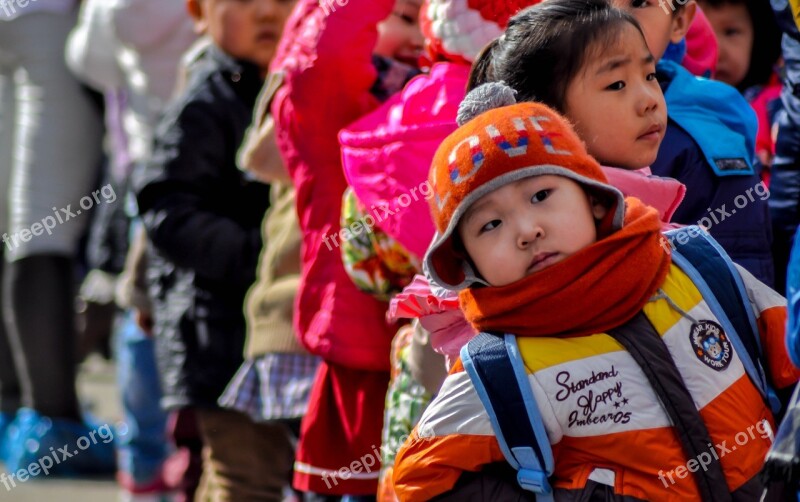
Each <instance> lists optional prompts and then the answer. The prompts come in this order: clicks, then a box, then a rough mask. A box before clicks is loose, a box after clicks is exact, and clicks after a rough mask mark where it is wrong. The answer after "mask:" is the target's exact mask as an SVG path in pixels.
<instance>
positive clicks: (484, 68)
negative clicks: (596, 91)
mask: <svg viewBox="0 0 800 502" xmlns="http://www.w3.org/2000/svg"><path fill="white" fill-rule="evenodd" d="M628 24H630V25H633V26H634V27H636V29H637V30H638V31H639V33H642V29H641V28H640V27H639V23H637V22H636V20H635V19H634V18H633V16H631V15H630V14H628V13H626V12H624V11H621V10H618V9H615V8H613V7H611V6H610V5H609V4H608V2H607V0H547V1H546V2H542V3H540V4H537V5H534V6H531V7H528V8H527V9H524V10H522V11H520V12H519V13H518V14H517V15H515V16H514V17H512V18H511V20H510V21H509V23H508V27H507V28H506V31H505V33H504V34H503V35H502V36H500V38H498V39H496V40H494V41H493V42H492V43H491V44H489V45H488V46H486V48H484V49H483V51H482V52H481V54H480V55H479V56H478V58H477V59H476V60H475V62H474V63H473V65H472V71H471V72H470V76H469V82H468V84H467V92H469V91H470V90H472V89H474V88H475V87H478V86H479V85H481V84H485V83H487V82H499V81H504V82H505V83H506V84H508V86H510V87H511V88H512V89H514V90H515V91H517V101H538V102H541V103H544V104H546V105H548V106H550V107H552V108H555V109H556V110H558V111H559V112H561V113H564V112H565V110H564V96H565V94H566V89H567V86H568V85H569V83H570V82H572V79H573V78H575V76H576V75H577V73H578V71H580V69H581V68H583V66H584V63H585V62H586V60H587V59H588V58H589V57H592V56H594V55H596V54H599V53H601V52H602V51H603V50H604V49H605V48H606V47H609V46H611V45H612V44H614V43H615V42H616V41H617V40H618V39H619V34H620V33H621V31H622V29H623V28H624V27H625V26H627V25H628ZM642 40H644V34H642ZM598 43H599V44H601V45H598Z"/></svg>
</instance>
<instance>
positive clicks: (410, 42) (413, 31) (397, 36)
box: [375, 0, 424, 66]
mask: <svg viewBox="0 0 800 502" xmlns="http://www.w3.org/2000/svg"><path fill="white" fill-rule="evenodd" d="M420 5H421V0H397V2H396V3H395V5H394V10H393V11H392V13H391V14H390V15H389V17H387V18H386V19H384V20H383V21H382V22H381V23H380V24H378V43H377V44H376V45H375V54H378V55H379V56H384V57H388V58H392V59H396V60H397V61H401V62H403V63H406V64H409V65H411V66H418V64H419V57H420V56H421V55H422V47H423V44H424V39H423V37H422V31H421V30H420V27H419V8H420Z"/></svg>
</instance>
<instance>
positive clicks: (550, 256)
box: [528, 253, 558, 273]
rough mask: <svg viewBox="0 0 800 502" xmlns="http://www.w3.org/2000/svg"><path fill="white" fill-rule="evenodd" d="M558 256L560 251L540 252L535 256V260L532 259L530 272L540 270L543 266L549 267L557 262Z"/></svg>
mask: <svg viewBox="0 0 800 502" xmlns="http://www.w3.org/2000/svg"><path fill="white" fill-rule="evenodd" d="M557 258H558V253H539V254H537V255H536V256H534V257H533V260H531V264H530V266H529V267H528V272H529V273H533V272H538V271H539V270H542V269H543V268H547V267H549V266H550V265H552V264H553V263H555V262H556V260H557Z"/></svg>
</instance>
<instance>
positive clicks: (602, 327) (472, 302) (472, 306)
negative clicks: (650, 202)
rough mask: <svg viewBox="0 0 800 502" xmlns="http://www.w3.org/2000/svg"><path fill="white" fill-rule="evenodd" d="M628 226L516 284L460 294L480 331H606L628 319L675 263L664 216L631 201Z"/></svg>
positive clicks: (555, 333) (529, 333) (547, 333)
mask: <svg viewBox="0 0 800 502" xmlns="http://www.w3.org/2000/svg"><path fill="white" fill-rule="evenodd" d="M625 202H626V211H625V222H624V224H623V226H622V228H621V229H620V230H618V231H616V232H614V233H613V234H611V235H609V236H607V237H605V238H604V239H601V240H599V241H597V242H595V243H594V244H592V245H591V246H589V247H587V248H585V249H582V250H581V251H579V252H577V253H575V254H574V255H572V256H570V257H569V258H567V259H565V260H563V261H561V262H560V263H556V264H555V265H553V266H551V267H548V268H546V269H544V270H541V271H539V272H536V273H535V274H531V275H529V276H528V277H525V278H523V279H520V280H519V281H517V282H514V283H512V284H508V285H506V286H500V287H478V288H469V289H466V290H464V291H462V292H461V293H460V294H459V298H460V301H461V308H462V310H463V311H464V314H465V316H466V318H467V320H468V321H469V322H470V323H471V324H472V325H473V326H474V327H475V328H476V329H477V330H479V331H492V332H502V333H512V334H514V335H520V336H578V335H589V334H593V333H603V332H606V331H607V330H609V329H611V328H614V327H617V326H620V325H622V324H624V323H625V322H626V321H628V320H630V319H631V318H632V317H633V316H634V315H636V313H637V312H639V311H640V310H641V309H642V307H644V306H645V304H646V303H647V301H648V300H649V299H650V297H651V296H653V294H654V293H655V292H656V291H657V290H658V288H659V287H660V286H661V284H662V283H663V282H664V279H665V278H666V276H667V271H668V269H669V264H670V255H669V252H668V249H669V246H668V245H666V246H664V247H662V245H661V242H662V241H661V239H663V237H662V235H661V231H660V230H661V223H660V221H659V217H658V211H656V210H655V209H653V208H652V207H650V206H645V205H644V204H643V203H642V202H641V201H639V199H635V198H628V199H626V200H625Z"/></svg>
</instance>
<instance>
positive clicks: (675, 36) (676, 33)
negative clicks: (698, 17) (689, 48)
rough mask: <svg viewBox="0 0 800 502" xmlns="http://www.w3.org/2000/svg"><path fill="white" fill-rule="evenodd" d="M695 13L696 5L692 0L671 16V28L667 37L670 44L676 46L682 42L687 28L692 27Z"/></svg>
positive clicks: (687, 30)
mask: <svg viewBox="0 0 800 502" xmlns="http://www.w3.org/2000/svg"><path fill="white" fill-rule="evenodd" d="M673 1H676V0H673ZM696 13H697V4H696V3H695V2H694V0H692V1H690V2H687V3H686V5H684V6H683V8H682V9H680V10H678V11H676V12H675V13H674V14H673V15H672V26H671V29H670V37H669V40H670V42H672V43H673V44H677V43H678V42H680V41H681V40H683V37H685V36H686V33H688V32H689V27H690V26H691V25H692V21H693V20H694V15H695V14H696Z"/></svg>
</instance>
